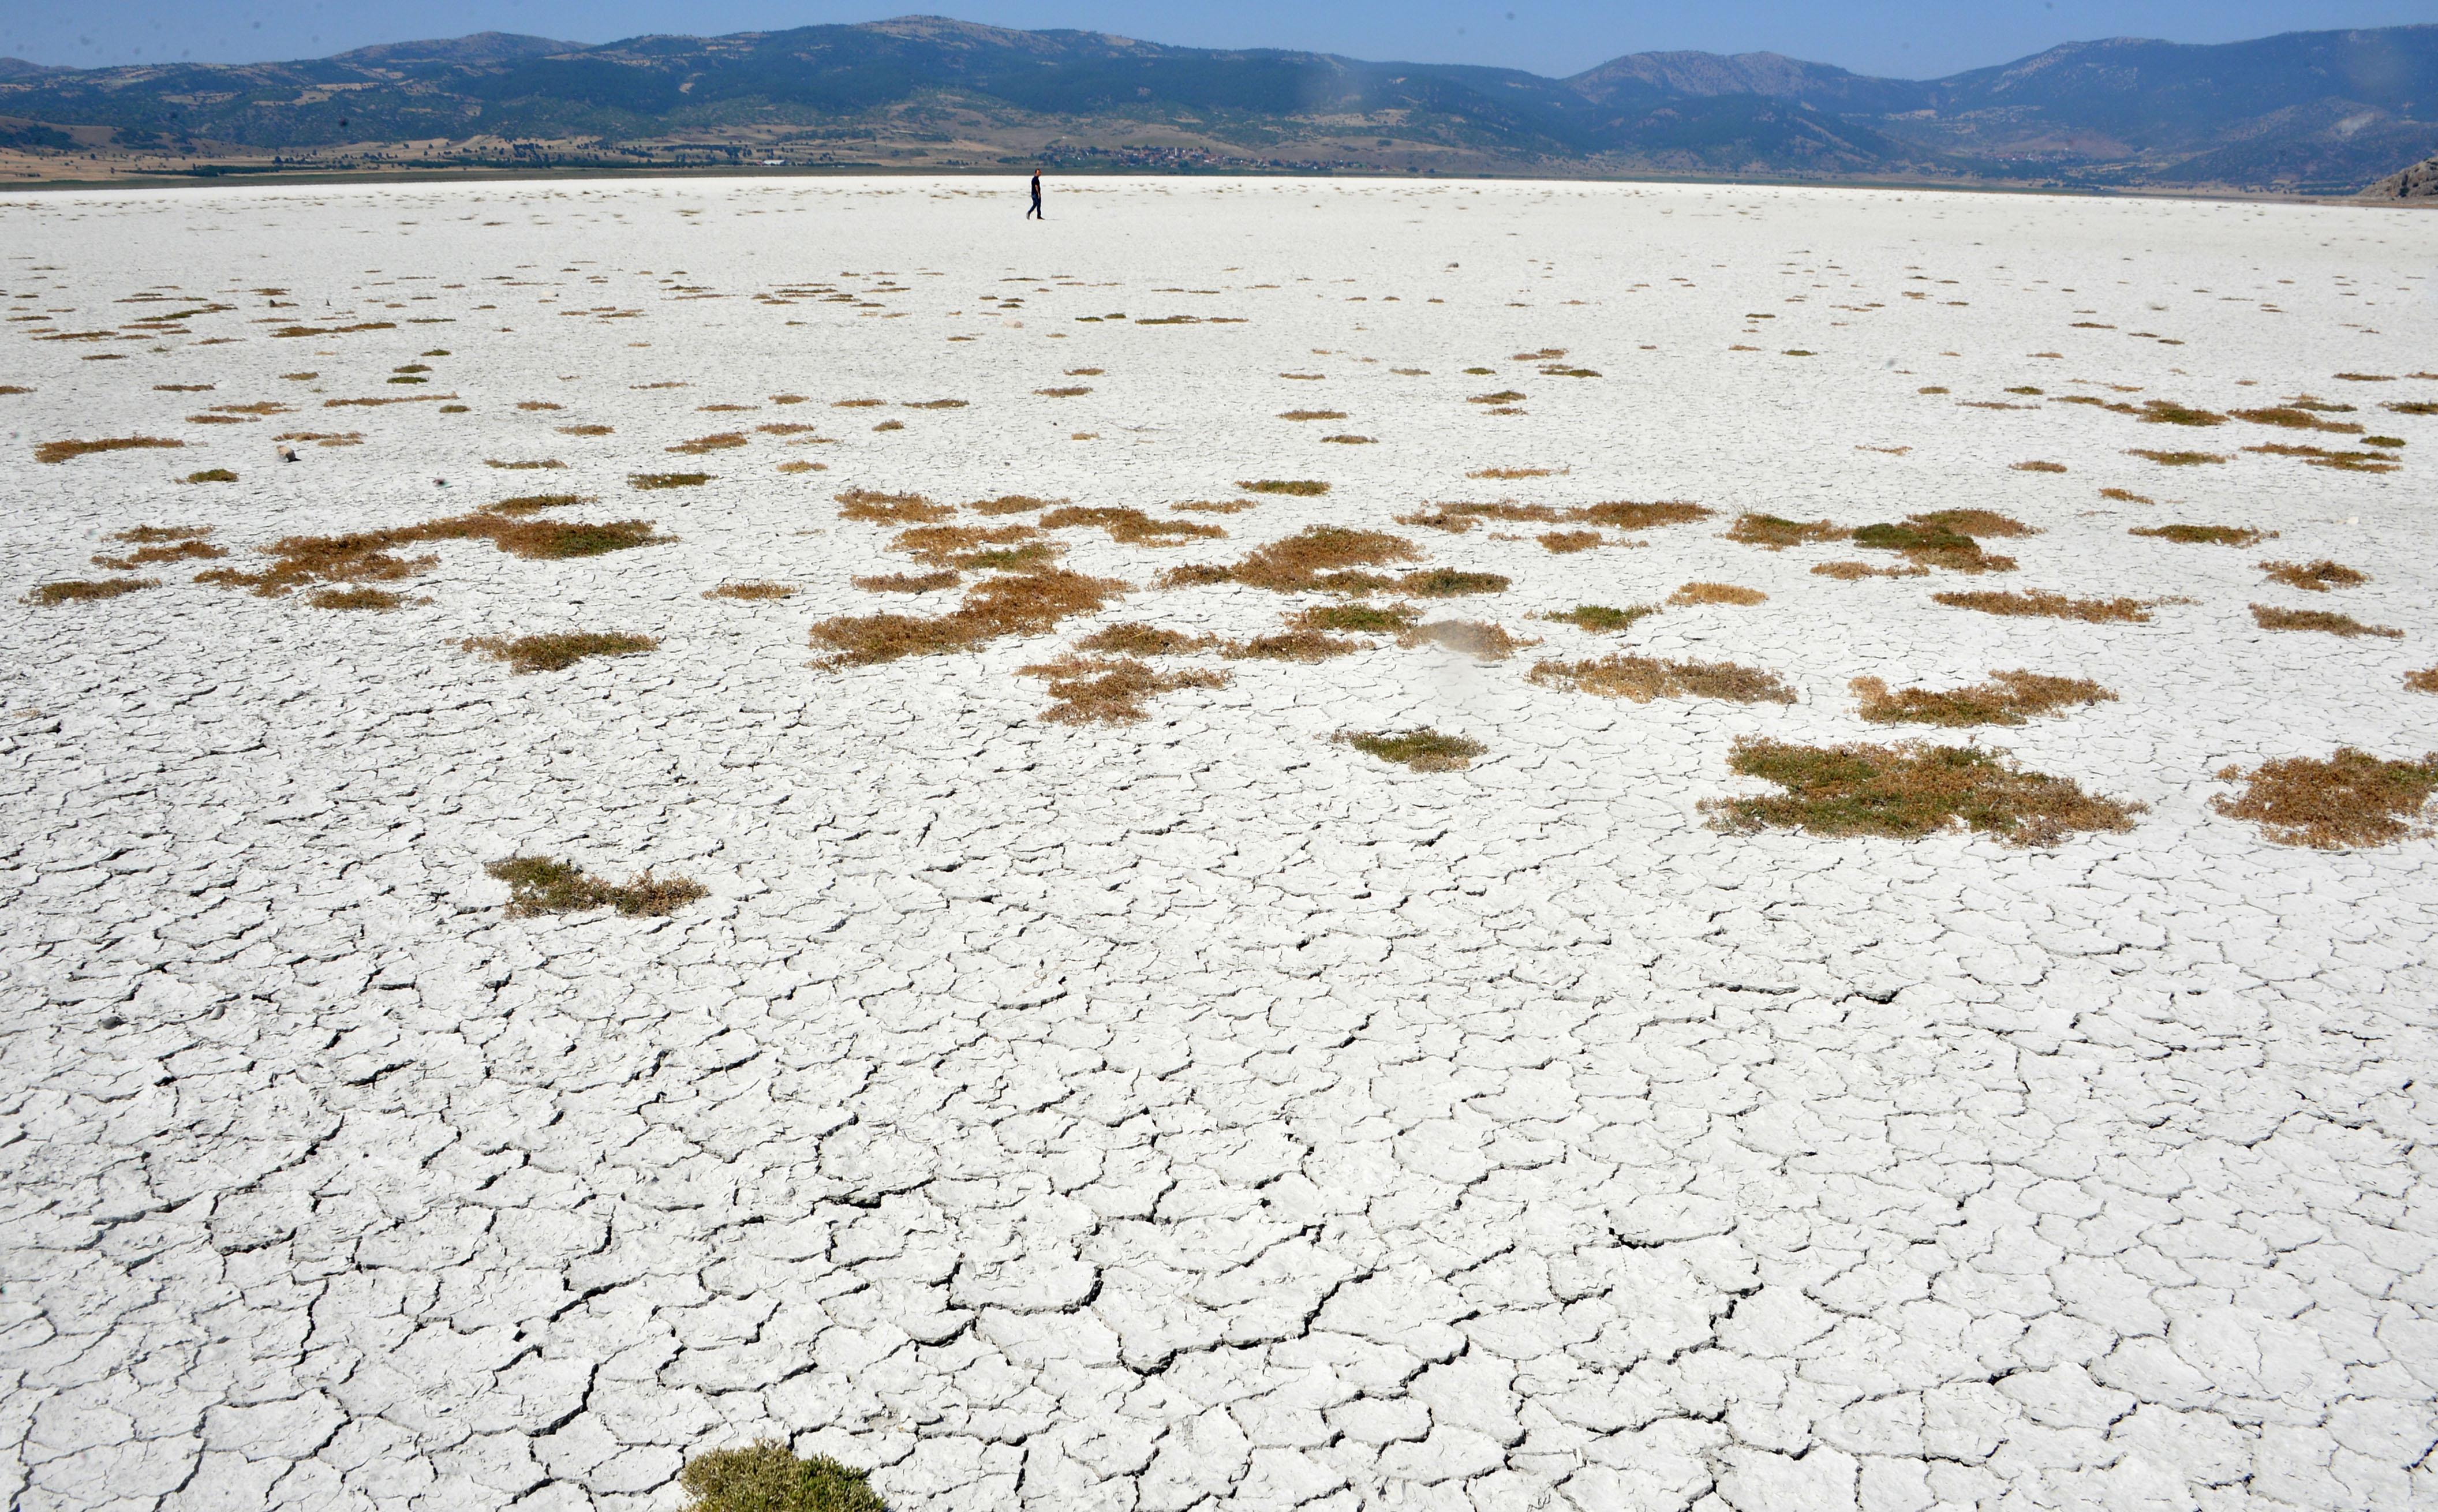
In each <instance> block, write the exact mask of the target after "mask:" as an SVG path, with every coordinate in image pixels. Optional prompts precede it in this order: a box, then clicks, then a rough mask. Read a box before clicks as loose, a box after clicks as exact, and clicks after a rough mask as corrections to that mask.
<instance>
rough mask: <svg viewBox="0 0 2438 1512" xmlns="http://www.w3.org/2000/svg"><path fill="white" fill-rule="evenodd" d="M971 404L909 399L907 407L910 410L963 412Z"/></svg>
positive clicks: (968, 401)
mask: <svg viewBox="0 0 2438 1512" xmlns="http://www.w3.org/2000/svg"><path fill="white" fill-rule="evenodd" d="M970 402H971V401H970V400H966V399H909V400H907V401H906V405H905V407H906V408H907V409H910V410H962V409H963V408H965V406H966V405H967V404H969V403H970Z"/></svg>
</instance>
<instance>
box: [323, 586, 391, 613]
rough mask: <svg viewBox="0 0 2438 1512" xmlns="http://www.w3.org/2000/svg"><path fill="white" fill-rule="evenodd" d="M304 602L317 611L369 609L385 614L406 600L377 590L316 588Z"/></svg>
mask: <svg viewBox="0 0 2438 1512" xmlns="http://www.w3.org/2000/svg"><path fill="white" fill-rule="evenodd" d="M305 602H306V603H308V604H309V605H311V606H312V607H315V608H317V609H371V610H374V611H375V612H377V613H383V614H386V613H387V612H389V611H390V610H391V609H394V608H397V607H398V606H399V605H401V604H403V603H405V602H406V599H405V597H404V595H402V594H397V593H390V592H385V591H383V590H382V589H377V588H317V589H314V590H313V591H312V592H310V593H309V594H307V595H306V596H305Z"/></svg>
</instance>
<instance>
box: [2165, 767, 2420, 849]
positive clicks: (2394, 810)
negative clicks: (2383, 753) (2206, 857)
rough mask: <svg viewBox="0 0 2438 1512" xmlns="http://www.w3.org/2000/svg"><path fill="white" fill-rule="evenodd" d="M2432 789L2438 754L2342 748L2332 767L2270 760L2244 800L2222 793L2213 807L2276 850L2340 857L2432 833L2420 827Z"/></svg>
mask: <svg viewBox="0 0 2438 1512" xmlns="http://www.w3.org/2000/svg"><path fill="white" fill-rule="evenodd" d="M2217 775H2218V776H2219V777H2220V778H2221V779H2224V780H2226V781H2229V782H2232V781H2234V780H2235V779H2236V778H2237V777H2238V776H2240V775H2241V774H2240V773H2239V772H2238V770H2237V769H2236V768H2235V767H2232V766H2230V767H2228V768H2226V770H2224V771H2222V772H2220V773H2218V774H2217ZM2432 789H2438V751H2432V752H2430V753H2429V754H2428V755H2426V756H2424V757H2422V758H2421V760H2419V761H2417V762H2398V761H2382V760H2380V759H2379V758H2378V757H2376V756H2373V755H2371V754H2370V753H2369V752H2368V751H2362V750H2356V749H2355V748H2354V747H2351V746H2341V747H2338V748H2337V750H2336V752H2335V754H2333V755H2331V756H2330V757H2328V759H2327V760H2325V761H2313V760H2311V759H2310V758H2308V757H2306V756H2289V757H2287V758H2285V759H2284V760H2281V761H2271V762H2263V763H2261V764H2260V765H2259V766H2258V767H2257V768H2255V769H2254V770H2253V773H2252V775H2251V777H2250V778H2249V779H2248V780H2247V781H2246V785H2245V788H2244V791H2243V792H2242V794H2241V795H2239V796H2237V797H2233V798H2230V797H2227V796H2225V795H2223V794H2221V795H2219V796H2218V797H2217V798H2214V799H2212V800H2210V806H2211V807H2212V808H2214V809H2216V810H2217V811H2218V812H2219V813H2220V814H2223V815H2225V816H2226V817H2227V818H2231V819H2249V820H2250V821H2252V822H2253V823H2254V824H2257V825H2259V826H2260V828H2261V831H2262V833H2263V834H2264V835H2266V836H2267V837H2268V838H2269V839H2270V841H2271V842H2273V843H2275V844H2278V845H2306V846H2309V847H2311V848H2312V849H2313V850H2317V851H2336V850H2341V849H2343V848H2345V847H2347V846H2356V845H2391V844H2393V843H2394V842H2395V841H2397V840H2401V839H2405V838H2408V837H2410V836H2416V835H2427V834H2429V829H2428V827H2427V826H2425V825H2422V824H2421V823H2419V822H2418V821H2419V819H2420V818H2421V808H2422V804H2423V803H2424V802H2425V801H2427V800H2428V799H2429V794H2430V792H2431V790H2432Z"/></svg>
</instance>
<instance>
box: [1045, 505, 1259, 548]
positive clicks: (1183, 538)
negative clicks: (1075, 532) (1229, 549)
mask: <svg viewBox="0 0 2438 1512" xmlns="http://www.w3.org/2000/svg"><path fill="white" fill-rule="evenodd" d="M1077 525H1088V526H1097V527H1099V528H1100V529H1102V530H1105V531H1107V532H1108V533H1109V538H1110V539H1111V540H1113V541H1116V542H1118V543H1119V544H1121V545H1124V546H1181V545H1183V544H1185V543H1186V542H1187V541H1189V540H1212V539H1216V538H1218V537H1220V536H1226V535H1227V534H1228V533H1227V532H1226V531H1224V530H1221V529H1220V528H1219V527H1218V526H1216V525H1197V524H1194V523H1193V521H1191V520H1184V519H1154V518H1152V517H1151V516H1149V515H1146V514H1144V513H1143V512H1142V511H1141V510H1140V509H1131V508H1080V507H1077V506H1075V505H1072V504H1069V505H1068V506H1066V507H1065V508H1061V509H1053V510H1051V512H1050V513H1048V514H1046V515H1044V516H1042V517H1041V528H1042V529H1044V530H1064V529H1068V528H1069V527H1071V526H1077Z"/></svg>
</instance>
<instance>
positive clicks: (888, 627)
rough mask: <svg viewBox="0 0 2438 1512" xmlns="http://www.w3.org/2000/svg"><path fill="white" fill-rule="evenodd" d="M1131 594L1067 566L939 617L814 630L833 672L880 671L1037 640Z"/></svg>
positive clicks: (995, 583)
mask: <svg viewBox="0 0 2438 1512" xmlns="http://www.w3.org/2000/svg"><path fill="white" fill-rule="evenodd" d="M1125 591H1126V586H1125V585H1124V584H1123V583H1117V582H1112V581H1110V580H1109V579H1107V578H1100V577H1086V576H1084V575H1083V574H1082V573H1080V572H1070V571H1067V570H1065V569H1064V568H1055V567H1051V568H1042V569H1038V570H1036V571H1030V572H1022V573H1016V574H1012V575H1008V576H1003V577H993V578H988V579H985V580H984V581H982V582H980V583H978V584H976V585H975V586H974V587H973V588H971V589H967V590H966V593H965V597H964V602H963V603H962V604H960V605H959V606H958V607H956V608H955V609H954V610H952V611H951V612H949V613H947V614H944V615H941V616H939V617H938V618H936V619H920V618H917V617H915V616H912V615H906V614H845V615H839V616H837V617H835V618H832V619H827V620H823V621H821V623H820V624H815V625H814V626H813V628H812V638H813V643H814V644H815V645H816V646H827V647H829V648H830V649H831V651H832V652H833V653H834V654H833V655H831V656H830V657H828V658H827V659H825V660H823V661H822V662H821V665H823V666H825V667H830V668H838V667H861V666H872V665H874V664H877V663H879V662H883V661H895V660H897V659H900V658H902V657H926V656H945V655H948V654H950V653H952V652H958V651H970V650H973V649H974V648H975V647H977V646H980V645H981V644H983V643H985V642H990V641H995V640H998V638H1000V637H1002V636H1010V635H1033V634H1038V633H1040V632H1042V631H1045V630H1048V629H1050V628H1051V627H1052V626H1053V625H1055V624H1057V623H1058V622H1059V621H1061V620H1065V619H1070V618H1072V617H1074V616H1075V615H1078V614H1090V613H1093V612H1094V611H1096V610H1098V609H1100V608H1101V607H1103V606H1104V605H1106V604H1107V603H1108V601H1109V600H1110V599H1111V598H1113V597H1115V596H1116V595H1118V594H1120V593H1123V592H1125Z"/></svg>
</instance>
